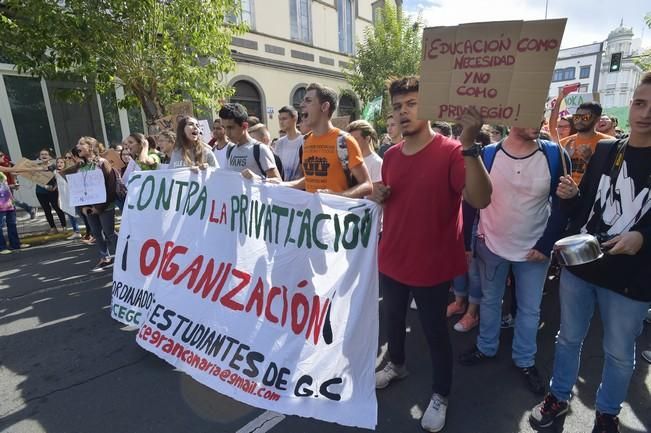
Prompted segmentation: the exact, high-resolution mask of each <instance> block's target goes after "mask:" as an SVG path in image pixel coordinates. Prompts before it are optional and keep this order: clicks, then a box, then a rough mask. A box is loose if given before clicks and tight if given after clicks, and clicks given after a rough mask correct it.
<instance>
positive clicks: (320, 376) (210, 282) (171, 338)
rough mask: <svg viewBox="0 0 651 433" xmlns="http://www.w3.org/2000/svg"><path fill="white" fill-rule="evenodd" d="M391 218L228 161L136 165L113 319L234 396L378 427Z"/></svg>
mask: <svg viewBox="0 0 651 433" xmlns="http://www.w3.org/2000/svg"><path fill="white" fill-rule="evenodd" d="M378 218H379V209H378V207H377V206H376V205H375V204H374V203H372V202H370V201H366V200H351V199H346V198H343V197H339V196H335V195H328V194H309V193H306V192H303V191H298V190H294V189H290V188H281V187H277V186H275V185H268V184H265V183H262V182H259V183H258V182H251V181H248V180H246V179H244V178H242V176H241V175H240V174H239V173H235V172H231V171H227V170H216V171H212V170H208V171H202V172H200V173H193V172H191V171H190V170H156V171H139V172H134V173H133V174H132V175H131V177H130V180H129V185H128V196H127V200H126V206H125V209H124V213H123V216H122V222H121V227H120V234H119V241H118V247H117V250H116V255H115V266H114V270H113V290H112V302H111V315H112V317H113V318H114V319H116V320H118V321H120V322H122V323H125V324H130V325H138V326H139V327H140V329H139V331H138V334H137V336H136V341H137V343H138V344H139V345H140V346H142V347H143V348H144V349H146V350H148V351H150V352H152V353H154V354H156V355H157V356H159V357H160V358H162V359H164V360H166V361H167V362H169V363H170V364H172V365H173V366H174V367H176V368H178V369H181V370H183V371H184V372H186V373H188V374H190V375H191V376H192V377H193V378H195V379H196V380H197V381H199V382H201V383H203V384H205V385H206V386H208V387H210V388H212V389H214V390H216V391H218V392H220V393H222V394H225V395H228V396H230V397H233V398H235V399H237V400H239V401H242V402H244V403H246V404H250V405H252V406H256V407H260V408H264V409H269V410H273V411H277V412H282V413H285V414H294V415H300V416H305V417H314V418H318V419H322V420H325V421H331V422H337V423H340V424H344V425H350V426H358V427H364V428H370V429H372V428H374V427H375V425H376V421H377V401H376V398H375V357H376V353H377V341H378V327H377V321H378V309H377V306H376V305H375V300H377V298H378V268H377V259H376V248H377V240H378Z"/></svg>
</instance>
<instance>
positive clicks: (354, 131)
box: [346, 120, 382, 183]
mask: <svg viewBox="0 0 651 433" xmlns="http://www.w3.org/2000/svg"><path fill="white" fill-rule="evenodd" d="M346 131H348V132H349V133H350V135H352V136H353V138H355V140H356V141H357V143H358V144H359V148H360V149H361V150H362V157H363V158H364V164H366V168H367V169H368V175H369V176H370V177H371V182H373V183H376V182H382V158H380V156H379V155H378V154H377V153H375V148H376V147H377V144H378V136H377V132H375V129H373V126H371V124H370V123H368V122H367V121H366V120H355V121H354V122H351V123H350V124H349V125H348V127H346Z"/></svg>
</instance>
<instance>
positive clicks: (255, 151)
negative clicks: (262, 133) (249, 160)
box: [226, 143, 285, 180]
mask: <svg viewBox="0 0 651 433" xmlns="http://www.w3.org/2000/svg"><path fill="white" fill-rule="evenodd" d="M260 145H261V144H260V143H253V159H254V160H255V163H256V164H257V165H258V168H259V169H260V173H262V177H267V174H266V172H265V171H264V169H263V168H262V164H261V163H260ZM233 149H235V144H229V145H228V147H227V148H226V159H231V153H232V152H233ZM269 150H271V154H272V155H273V156H274V162H275V164H276V169H277V170H278V173H280V178H281V179H283V180H284V179H285V171H284V170H283V162H282V161H281V159H280V157H279V156H278V155H276V153H275V152H274V151H273V149H271V148H269Z"/></svg>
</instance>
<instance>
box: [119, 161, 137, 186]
mask: <svg viewBox="0 0 651 433" xmlns="http://www.w3.org/2000/svg"><path fill="white" fill-rule="evenodd" d="M138 170H140V167H139V166H138V164H137V163H136V160H135V159H131V160H130V161H129V165H127V168H125V169H124V173H122V182H124V184H125V185H126V184H128V183H129V177H130V176H131V173H133V172H134V171H138Z"/></svg>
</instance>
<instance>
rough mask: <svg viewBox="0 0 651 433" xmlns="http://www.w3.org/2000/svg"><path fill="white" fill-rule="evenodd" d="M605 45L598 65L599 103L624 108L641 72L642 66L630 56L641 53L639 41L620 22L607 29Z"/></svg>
mask: <svg viewBox="0 0 651 433" xmlns="http://www.w3.org/2000/svg"><path fill="white" fill-rule="evenodd" d="M604 45H605V47H604V49H605V53H604V56H603V58H602V61H601V65H600V74H601V78H600V83H601V84H600V87H599V93H600V94H601V103H602V105H603V107H604V108H605V109H608V108H614V107H626V106H628V105H629V104H630V102H631V99H632V98H633V91H634V90H635V87H636V86H637V83H638V82H639V81H640V78H641V75H642V68H640V67H639V66H638V65H636V64H635V63H634V62H633V56H635V55H637V54H639V52H640V49H641V40H640V39H633V29H631V28H629V27H624V26H623V25H620V26H619V27H618V28H616V29H615V30H613V31H612V32H610V34H609V35H608V39H607V40H606V42H605V43H604Z"/></svg>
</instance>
